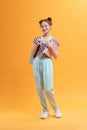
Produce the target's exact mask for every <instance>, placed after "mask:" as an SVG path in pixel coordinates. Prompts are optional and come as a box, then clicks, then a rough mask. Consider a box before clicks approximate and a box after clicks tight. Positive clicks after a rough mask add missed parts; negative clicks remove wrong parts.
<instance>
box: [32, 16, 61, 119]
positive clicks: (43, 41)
mask: <svg viewBox="0 0 87 130" xmlns="http://www.w3.org/2000/svg"><path fill="white" fill-rule="evenodd" d="M39 24H40V27H41V30H42V32H43V36H37V37H35V38H34V40H33V43H34V46H33V48H32V52H31V57H32V61H33V62H32V64H33V72H34V76H35V81H36V87H37V92H38V96H39V98H40V102H41V105H42V107H43V113H42V114H41V116H40V118H41V119H46V118H47V117H48V116H49V110H48V107H47V104H46V98H47V99H48V101H49V103H50V104H51V106H52V108H53V109H54V112H55V117H57V118H58V117H61V116H62V114H61V112H60V110H59V108H58V106H57V103H56V99H55V95H54V88H53V66H52V56H53V57H54V58H57V57H58V51H57V50H58V46H59V43H58V41H57V40H56V39H55V38H54V37H53V36H52V35H51V33H50V30H51V27H52V18H49V17H48V18H47V19H42V20H40V21H39Z"/></svg>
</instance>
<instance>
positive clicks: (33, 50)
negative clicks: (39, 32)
mask: <svg viewBox="0 0 87 130" xmlns="http://www.w3.org/2000/svg"><path fill="white" fill-rule="evenodd" d="M38 46H39V44H35V45H34V46H33V48H32V50H31V54H32V56H34V55H35V52H36V50H37V48H38Z"/></svg>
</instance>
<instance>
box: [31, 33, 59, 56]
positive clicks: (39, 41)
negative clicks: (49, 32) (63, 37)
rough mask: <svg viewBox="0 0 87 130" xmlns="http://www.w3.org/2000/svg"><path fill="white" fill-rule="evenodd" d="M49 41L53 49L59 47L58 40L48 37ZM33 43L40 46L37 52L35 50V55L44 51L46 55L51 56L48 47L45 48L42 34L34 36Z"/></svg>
mask: <svg viewBox="0 0 87 130" xmlns="http://www.w3.org/2000/svg"><path fill="white" fill-rule="evenodd" d="M49 42H50V43H52V44H53V46H52V47H53V48H54V49H55V50H57V48H58V47H59V45H60V44H59V42H58V41H57V39H55V38H53V37H51V38H50V39H49ZM33 43H34V44H39V45H40V47H39V49H38V52H37V55H41V54H42V53H45V54H46V55H47V56H49V57H51V54H50V52H49V49H48V48H47V46H46V44H45V41H44V38H43V37H42V36H37V37H35V38H34V40H33Z"/></svg>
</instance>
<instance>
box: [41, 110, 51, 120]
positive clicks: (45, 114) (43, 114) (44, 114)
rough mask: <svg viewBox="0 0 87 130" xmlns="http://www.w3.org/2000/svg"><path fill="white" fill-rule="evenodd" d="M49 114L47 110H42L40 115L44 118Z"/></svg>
mask: <svg viewBox="0 0 87 130" xmlns="http://www.w3.org/2000/svg"><path fill="white" fill-rule="evenodd" d="M48 116H49V113H48V112H47V111H45V112H43V113H42V114H41V116H40V118H41V119H46V118H47V117H48Z"/></svg>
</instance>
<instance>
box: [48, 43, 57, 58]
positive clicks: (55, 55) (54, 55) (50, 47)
mask: <svg viewBox="0 0 87 130" xmlns="http://www.w3.org/2000/svg"><path fill="white" fill-rule="evenodd" d="M48 49H49V51H50V53H51V54H52V56H53V57H54V58H55V59H57V58H58V51H57V50H56V51H55V50H54V49H53V47H52V46H51V45H48Z"/></svg>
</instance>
